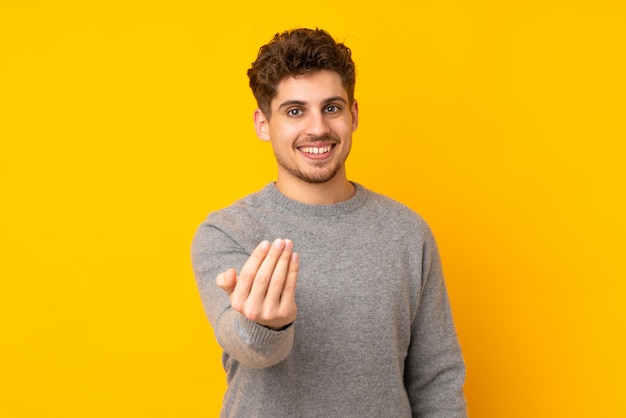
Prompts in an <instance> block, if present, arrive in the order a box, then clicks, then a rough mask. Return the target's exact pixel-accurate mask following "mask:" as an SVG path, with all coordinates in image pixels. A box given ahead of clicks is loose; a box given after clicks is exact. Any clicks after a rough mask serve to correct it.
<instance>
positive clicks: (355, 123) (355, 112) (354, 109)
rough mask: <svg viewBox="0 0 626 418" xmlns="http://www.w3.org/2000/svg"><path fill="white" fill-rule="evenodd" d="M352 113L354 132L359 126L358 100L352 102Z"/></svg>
mask: <svg viewBox="0 0 626 418" xmlns="http://www.w3.org/2000/svg"><path fill="white" fill-rule="evenodd" d="M350 113H352V132H354V131H356V128H357V127H358V126H359V103H358V102H357V101H356V100H354V102H352V109H350Z"/></svg>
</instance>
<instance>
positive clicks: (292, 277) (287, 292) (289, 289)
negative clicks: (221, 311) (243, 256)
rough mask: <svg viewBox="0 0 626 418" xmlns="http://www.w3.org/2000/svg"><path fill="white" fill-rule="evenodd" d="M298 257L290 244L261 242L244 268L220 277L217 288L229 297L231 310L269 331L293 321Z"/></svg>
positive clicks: (218, 277) (282, 241)
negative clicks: (238, 272)
mask: <svg viewBox="0 0 626 418" xmlns="http://www.w3.org/2000/svg"><path fill="white" fill-rule="evenodd" d="M298 265H299V257H298V254H297V253H294V252H293V243H292V242H291V241H290V240H288V239H286V240H282V239H277V240H275V241H274V242H273V243H272V244H271V245H270V243H269V242H267V241H263V242H261V243H260V244H259V245H258V246H257V247H256V248H255V249H254V251H253V252H252V255H251V256H250V258H248V261H246V263H245V264H244V265H243V267H242V269H241V272H240V274H239V277H237V273H236V272H235V269H232V268H231V269H228V270H226V271H225V272H223V273H220V274H219V275H218V276H217V278H216V279H215V281H216V283H217V285H218V286H219V287H221V288H222V289H224V291H225V292H226V293H228V294H229V296H230V304H231V307H232V308H233V309H234V310H236V311H237V312H239V313H241V314H242V315H244V316H245V317H246V318H248V319H250V320H252V321H254V322H257V323H259V324H261V325H263V326H265V327H268V328H271V329H275V330H277V329H280V328H283V327H284V326H286V325H289V324H291V323H292V322H293V321H294V320H295V319H296V313H297V307H296V299H295V296H296V281H297V279H298Z"/></svg>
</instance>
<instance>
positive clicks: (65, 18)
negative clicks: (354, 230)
mask: <svg viewBox="0 0 626 418" xmlns="http://www.w3.org/2000/svg"><path fill="white" fill-rule="evenodd" d="M409 3H412V4H414V5H413V6H407V4H409ZM625 22H626V11H625V6H624V2H623V1H618V0H615V1H587V2H583V1H571V0H570V1H565V0H559V1H540V0H531V1H527V2H513V3H511V2H504V1H484V0H479V1H443V2H434V1H429V2H426V1H416V2H408V1H407V2H405V1H400V0H391V1H385V2H382V3H380V2H373V1H372V2H367V1H361V2H343V3H314V2H301V3H298V2H286V3H276V2H269V3H268V2H265V3H264V2H253V1H247V0H243V1H239V2H209V1H191V0H188V1H185V0H182V1H176V2H174V1H169V2H168V1H138V0H135V1H132V0H130V1H121V0H110V1H93V2H92V1H69V0H66V1H54V2H49V1H43V0H33V1H12V2H10V1H4V2H2V4H1V5H0V193H1V206H0V231H1V234H0V240H1V246H0V250H1V253H0V257H1V259H2V262H1V263H0V277H1V281H0V415H1V416H6V417H43V416H46V417H51V416H54V417H56V416H58V417H112V416H115V417H204V416H215V415H216V414H217V411H218V410H219V403H220V399H221V396H222V393H223V390H224V388H225V385H224V376H223V372H222V370H221V365H220V357H219V356H220V354H219V353H220V352H219V349H218V348H217V346H216V343H215V342H214V339H213V335H212V331H211V328H210V327H209V325H208V323H207V321H206V320H205V318H204V314H203V312H202V310H201V307H200V301H199V297H198V295H197V292H196V289H195V283H194V280H193V276H192V272H191V268H190V263H189V244H190V240H191V238H192V235H193V233H194V230H195V228H196V226H197V225H198V224H199V223H200V222H201V221H202V219H203V218H204V217H205V215H206V214H207V212H208V211H210V210H214V209H217V208H220V207H223V206H225V205H227V204H229V203H230V202H231V201H233V200H234V199H236V198H238V197H241V196H243V195H245V194H247V193H249V192H252V191H254V190H256V189H258V188H260V187H261V186H262V185H264V184H266V183H267V182H269V181H271V180H272V179H273V178H274V175H275V168H274V162H273V157H272V154H271V151H270V148H269V147H268V145H266V144H263V143H262V142H261V141H259V140H257V139H256V137H255V135H254V131H253V126H252V123H251V121H252V119H251V115H252V111H253V110H254V102H253V100H252V97H251V94H250V93H249V90H248V87H247V79H246V75H245V72H246V70H247V68H248V66H249V64H250V63H251V61H252V60H253V59H254V56H255V54H256V51H257V49H258V47H259V46H260V45H261V44H262V43H264V42H265V41H267V40H269V38H270V37H271V35H273V34H274V33H275V32H276V31H279V30H282V29H286V28H290V27H295V26H319V27H323V28H326V29H328V30H329V31H331V33H333V34H334V35H335V36H336V37H338V38H340V39H341V40H345V41H346V43H347V44H348V45H349V46H351V47H352V48H353V50H354V57H355V59H356V61H357V65H358V70H359V76H358V81H357V98H358V99H359V101H360V108H361V124H360V127H359V130H358V131H357V133H356V136H355V145H354V149H353V153H352V155H351V159H350V162H349V166H348V169H349V170H348V171H349V175H350V177H351V178H352V179H353V180H356V181H358V182H360V183H362V184H364V185H366V186H369V187H370V188H372V189H375V190H377V191H379V192H382V193H385V194H388V195H390V196H392V197H394V198H397V199H399V200H401V201H403V202H405V203H406V204H408V205H409V206H411V207H412V208H414V209H415V210H417V211H418V212H420V213H421V214H422V215H423V216H424V217H425V218H426V219H427V220H428V222H429V223H430V224H431V226H432V227H433V230H434V231H435V234H436V236H437V238H438V241H439V244H440V247H441V252H442V255H443V260H444V269H445V272H446V277H447V281H448V287H449V292H450V296H451V299H452V303H453V310H454V314H455V318H456V322H457V326H458V332H459V335H460V339H461V343H462V346H463V349H464V353H465V357H466V361H467V368H468V379H467V385H466V392H467V398H468V402H469V410H470V413H471V415H472V416H474V417H493V418H502V417H556V416H559V417H574V416H577V417H578V416H579V417H623V416H626V407H625V406H624V405H625V404H624V402H623V395H624V393H625V391H626V384H625V383H624V376H625V375H626V364H625V363H626V361H625V360H624V358H625V356H624V353H626V346H625V345H626V344H625V343H624V341H625V338H626V336H625V335H624V334H625V329H626V327H625V326H624V319H625V318H626V308H625V307H624V306H625V305H626V304H625V303H624V297H625V296H626V292H625V287H626V285H625V284H624V282H625V279H626V262H625V261H624V259H625V256H624V253H625V249H626V248H625V247H626V246H625V244H624V242H625V238H624V237H625V236H626V220H625V217H626V215H625V214H626V202H625V197H624V196H625V195H626V193H625V189H626V187H625V186H626V185H625V180H626V174H625V170H626V169H625V163H624V160H625V158H626V152H625V145H624V142H625V140H626V122H625V120H626V117H625V114H626V113H625V112H626V106H625V100H626V99H625V97H626V60H625V56H626V50H625V45H626V24H625Z"/></svg>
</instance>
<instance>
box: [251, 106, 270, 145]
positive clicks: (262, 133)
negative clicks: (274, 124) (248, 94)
mask: <svg viewBox="0 0 626 418" xmlns="http://www.w3.org/2000/svg"><path fill="white" fill-rule="evenodd" d="M254 128H255V129H256V136H258V137H259V139H261V140H262V141H269V140H270V133H269V119H268V118H266V117H265V114H264V113H263V111H261V109H257V110H255V111H254Z"/></svg>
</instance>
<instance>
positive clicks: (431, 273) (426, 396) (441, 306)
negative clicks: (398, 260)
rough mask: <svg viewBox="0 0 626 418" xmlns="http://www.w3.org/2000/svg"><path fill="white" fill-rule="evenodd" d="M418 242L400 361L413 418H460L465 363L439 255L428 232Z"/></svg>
mask: <svg viewBox="0 0 626 418" xmlns="http://www.w3.org/2000/svg"><path fill="white" fill-rule="evenodd" d="M423 245H424V246H423V248H422V254H421V260H422V266H421V286H420V294H419V300H418V307H417V311H416V314H415V318H414V319H413V325H412V335H411V343H410V346H409V352H408V355H407V358H406V362H405V387H406V388H407V392H408V394H409V398H410V400H411V408H412V413H413V416H414V417H429V418H436V417H437V418H442V417H446V418H453V417H454V418H457V417H458V418H464V417H467V409H466V403H465V396H464V394H463V384H464V381H465V364H464V362H463V358H462V354H461V348H460V345H459V342H458V339H457V335H456V331H455V329H454V323H453V320H452V313H451V310H450V303H449V300H448V295H447V291H446V287H445V282H444V278H443V273H442V268H441V262H440V258H439V253H438V250H437V247H436V244H435V241H434V239H433V238H432V235H430V236H429V237H428V239H427V240H426V242H425V243H424V244H423Z"/></svg>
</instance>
